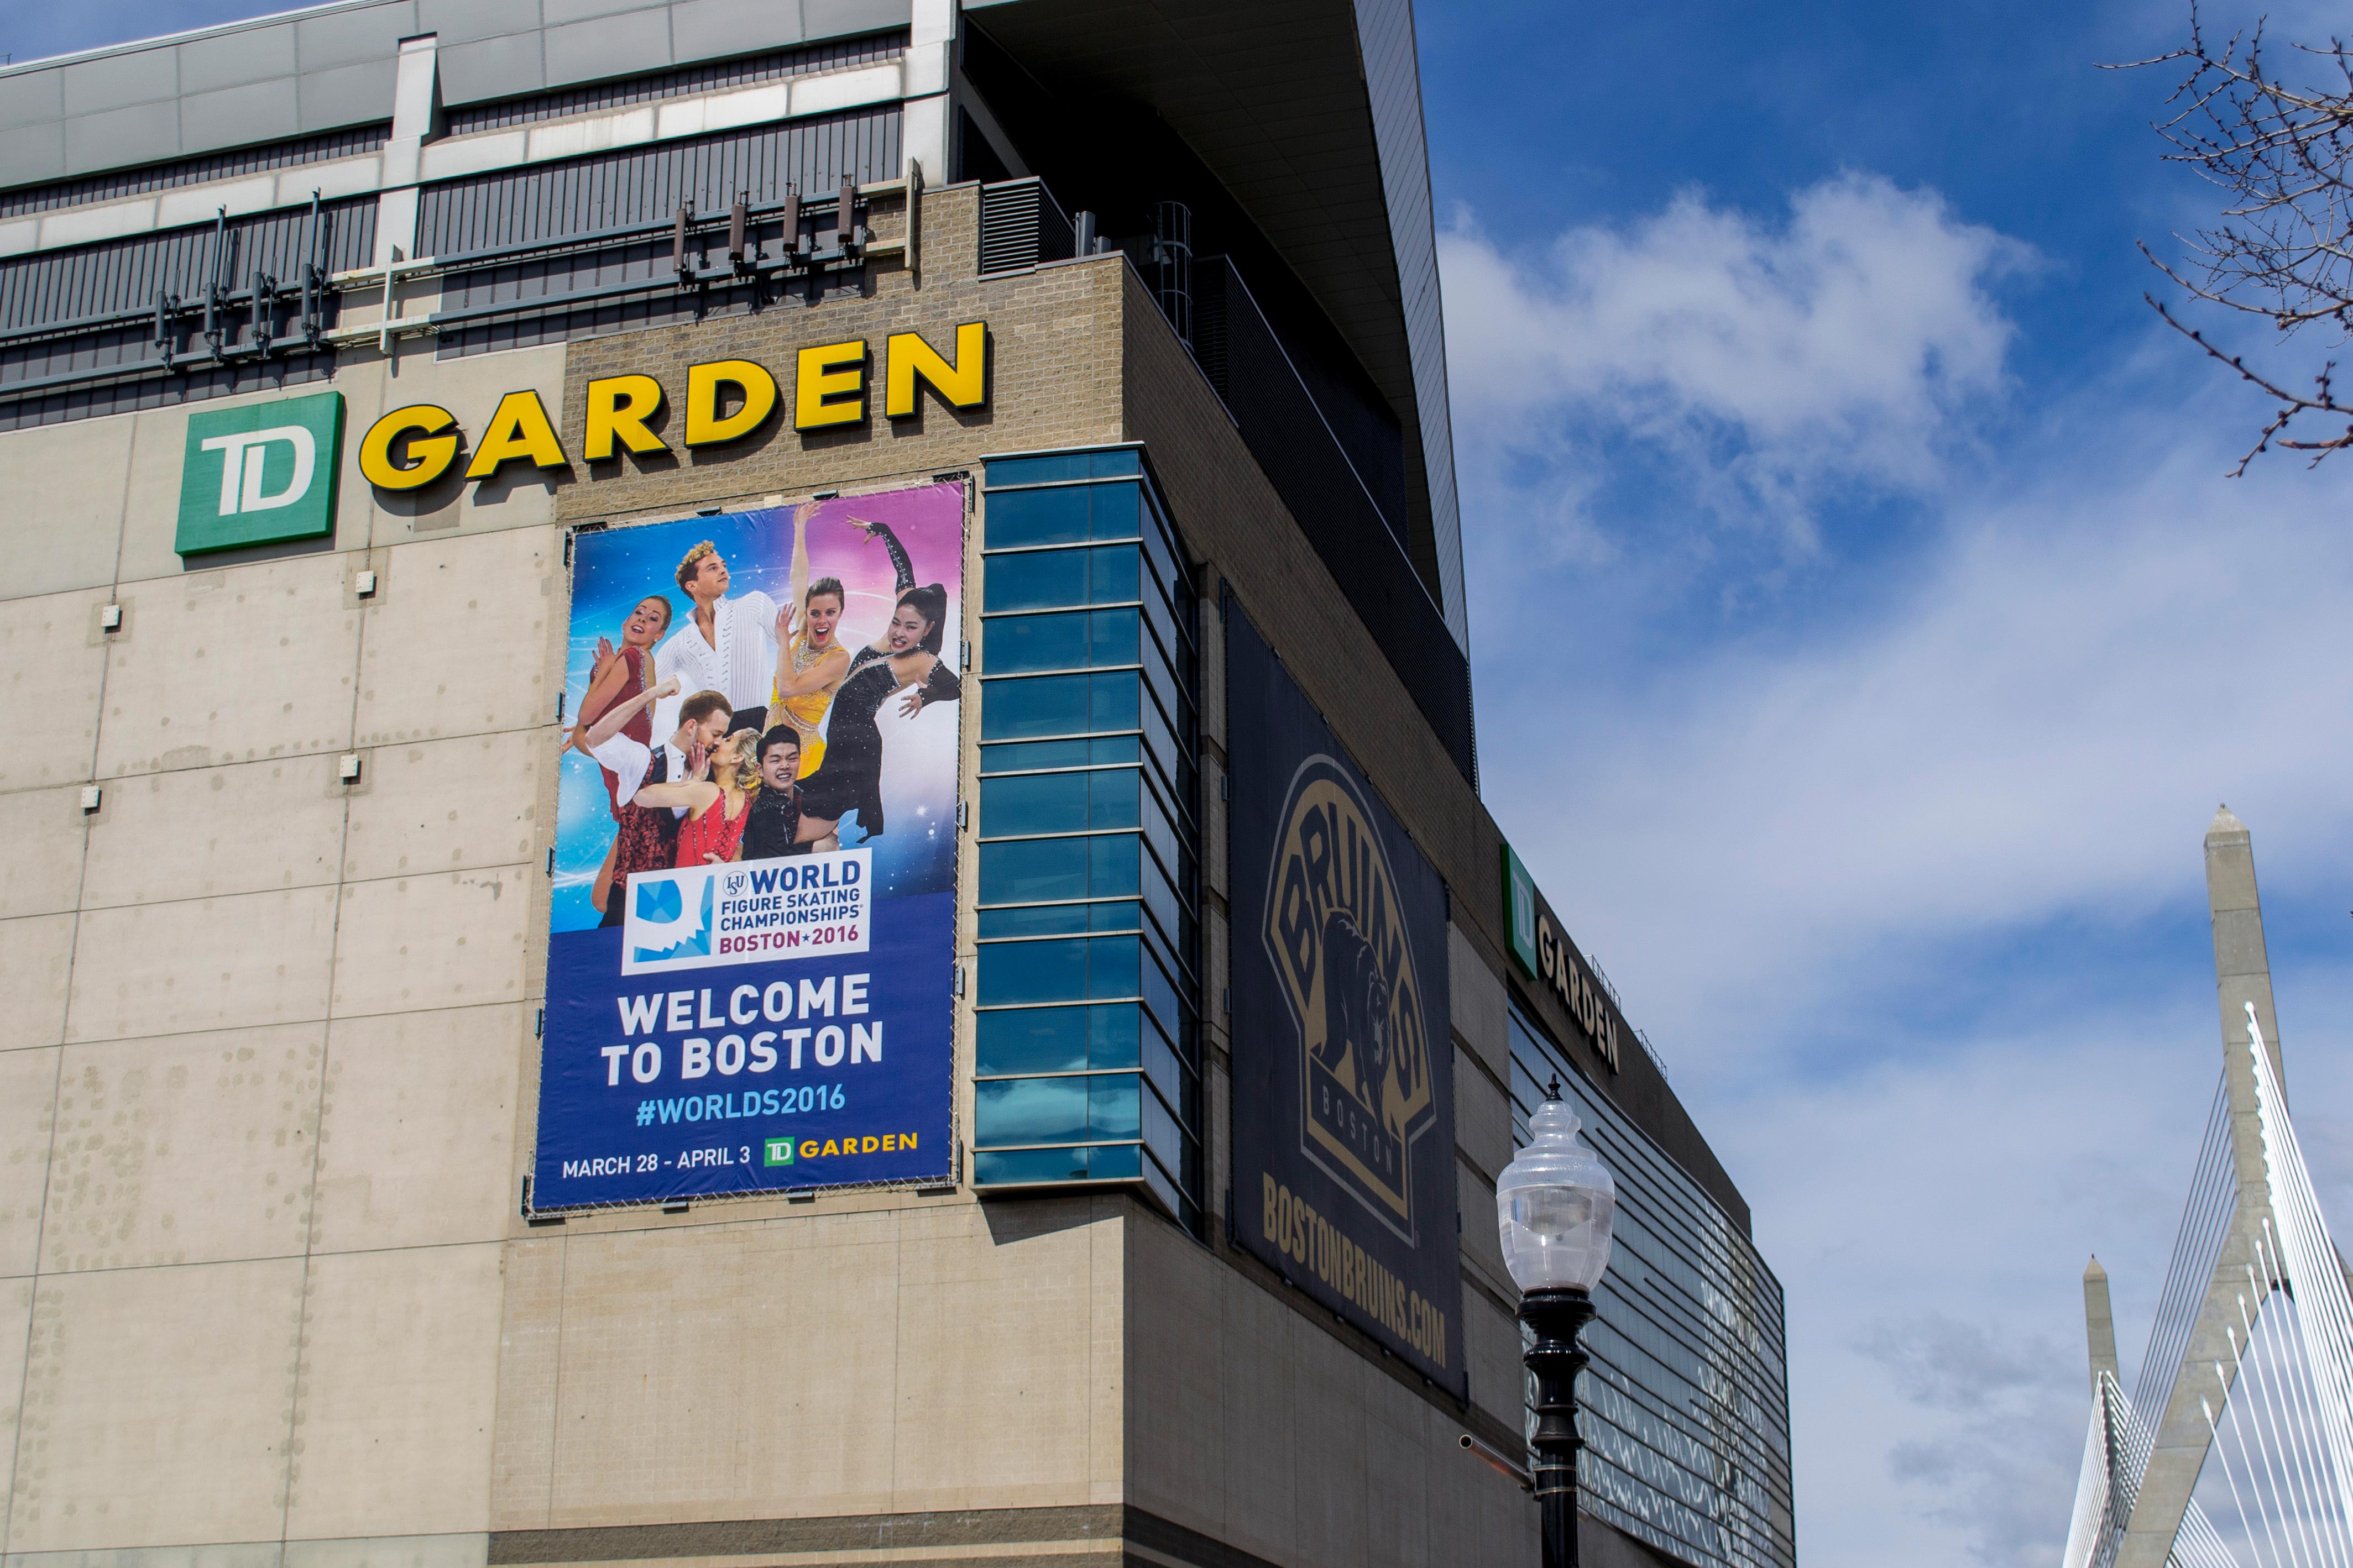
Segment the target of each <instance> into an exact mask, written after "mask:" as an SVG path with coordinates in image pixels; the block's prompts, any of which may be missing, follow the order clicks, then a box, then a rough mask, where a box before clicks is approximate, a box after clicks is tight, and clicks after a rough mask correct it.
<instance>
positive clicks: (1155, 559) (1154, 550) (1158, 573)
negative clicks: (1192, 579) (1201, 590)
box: [1144, 528, 1185, 597]
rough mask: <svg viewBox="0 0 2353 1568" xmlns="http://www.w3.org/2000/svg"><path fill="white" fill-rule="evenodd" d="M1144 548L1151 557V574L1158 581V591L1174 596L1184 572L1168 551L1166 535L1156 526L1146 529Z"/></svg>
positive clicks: (1182, 581)
mask: <svg viewBox="0 0 2353 1568" xmlns="http://www.w3.org/2000/svg"><path fill="white" fill-rule="evenodd" d="M1144 550H1145V554H1147V555H1149V556H1151V557H1152V575H1153V577H1154V579H1155V581H1157V582H1158V583H1159V584H1160V591H1161V592H1162V593H1164V594H1168V595H1171V597H1174V595H1175V591H1176V589H1177V588H1178V587H1179V585H1180V584H1183V583H1184V581H1185V574H1184V570H1183V568H1181V567H1179V566H1178V565H1177V564H1176V556H1174V555H1173V554H1171V553H1170V552H1169V550H1168V537H1167V535H1166V534H1164V533H1162V532H1161V531H1159V530H1158V529H1156V528H1153V529H1146V530H1145V533H1144Z"/></svg>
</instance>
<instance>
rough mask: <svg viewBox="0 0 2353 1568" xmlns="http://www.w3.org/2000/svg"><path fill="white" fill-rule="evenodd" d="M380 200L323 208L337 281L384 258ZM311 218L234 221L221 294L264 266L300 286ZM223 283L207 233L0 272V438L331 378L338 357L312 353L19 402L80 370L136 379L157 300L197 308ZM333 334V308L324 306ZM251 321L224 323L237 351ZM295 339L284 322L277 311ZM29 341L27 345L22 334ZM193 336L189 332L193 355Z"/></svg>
mask: <svg viewBox="0 0 2353 1568" xmlns="http://www.w3.org/2000/svg"><path fill="white" fill-rule="evenodd" d="M375 210H376V209H375V198H374V197H372V196H367V197H360V198H358V199H355V200H351V201H344V202H337V203H332V204H330V205H326V206H324V207H322V209H321V221H322V223H323V224H324V226H325V230H326V247H325V248H326V265H327V268H328V270H329V271H331V272H332V271H336V270H340V269H343V268H355V267H364V266H366V265H367V264H368V262H369V261H370V259H371V258H372V257H373V256H374V253H375ZM309 218H310V214H309V211H308V209H307V208H295V209H291V210H288V211H283V212H274V213H266V214H260V215H258V216H252V217H244V218H236V219H232V220H231V221H230V222H229V223H228V224H227V226H226V227H225V229H224V230H223V232H222V241H221V255H220V258H219V262H218V266H219V273H218V275H219V277H220V279H221V285H222V287H223V288H224V289H231V290H242V289H246V288H247V287H248V285H249V283H250V281H251V279H252V276H253V271H254V269H255V268H257V267H258V268H260V269H261V270H262V271H264V272H267V273H269V275H270V276H271V277H273V278H275V279H279V280H280V283H281V284H283V283H285V282H287V281H288V280H290V279H300V278H301V268H302V265H303V262H304V260H305V259H306V255H307V253H306V250H305V248H304V247H305V245H306V243H307V235H308V228H307V225H308V222H309ZM214 276H215V257H214V231H213V227H212V226H211V225H209V224H207V225H205V226H200V227H195V228H180V229H172V230H169V231H167V232H165V233H162V234H149V235H140V236H138V237H133V238H130V239H118V240H111V241H109V242H107V243H106V244H103V245H89V246H82V247H79V248H76V249H72V250H53V251H43V252H38V253H37V254H34V255H31V256H18V257H11V258H7V259H6V260H5V261H0V333H5V334H7V336H6V337H5V338H0V429H16V428H19V427H21V426H26V425H47V424H54V423H57V422H58V421H60V420H64V419H79V418H88V417H91V416H97V415H101V414H118V413H122V412H124V411H126V410H129V409H133V408H153V407H158V406H161V405H164V404H167V403H176V402H184V401H186V400H188V399H190V398H196V397H206V396H216V395H220V394H222V393H227V392H236V391H245V390H250V389H251V388H252V387H253V386H255V385H259V384H280V383H288V384H290V383H295V382H301V381H307V380H311V379H313V378H314V377H315V376H317V375H319V374H325V372H326V369H327V368H328V367H329V365H330V363H331V358H332V356H329V355H326V354H312V355H308V356H306V357H304V358H303V359H301V360H299V361H294V362H289V361H287V360H285V359H282V358H281V359H279V360H277V361H275V362H273V363H271V364H269V366H267V367H255V366H250V365H245V366H236V367H230V366H211V365H203V366H200V367H198V368H193V369H190V370H186V371H182V372H177V373H172V374H161V373H160V372H159V373H158V374H150V375H147V376H146V377H144V378H143V379H139V378H127V379H119V380H112V381H106V380H99V381H93V382H92V383H90V384H86V385H75V386H69V387H62V388H53V389H50V390H47V391H44V392H40V393H36V394H31V395H23V396H16V397H11V396H10V394H9V388H10V386H11V385H12V384H18V383H23V382H29V381H37V380H40V379H43V378H45V377H49V376H55V375H60V374H69V373H71V372H76V371H111V370H118V369H125V370H136V369H137V368H139V367H144V366H151V365H157V364H158V363H159V361H158V356H157V353H156V349H155V345H154V342H153V339H154V330H153V319H152V317H151V315H150V312H151V311H152V310H153V307H154V302H155V293H156V290H158V289H162V290H163V291H164V293H166V294H177V295H179V296H181V297H182V298H183V299H187V300H199V299H201V298H202V297H203V296H204V293H205V290H206V288H207V286H208V285H209V284H210V282H211V280H212V279H213V278H214ZM323 305H324V309H325V312H326V321H327V324H329V325H331V326H332V324H333V322H334V319H335V312H334V301H333V299H332V297H329V298H328V299H327V300H324V301H323ZM249 322H250V314H249V311H248V310H245V309H242V308H240V309H235V310H230V311H228V312H227V313H225V314H224V315H223V316H222V318H221V320H220V326H221V328H222V331H223V341H224V342H225V343H226V344H227V345H229V346H232V347H233V346H235V345H236V344H237V343H239V342H243V341H245V339H246V338H247V336H248V325H249ZM278 330H279V331H280V333H283V332H284V331H287V330H288V329H287V322H286V311H285V310H283V309H282V308H281V309H280V310H279V312H278ZM19 334H22V335H19ZM192 336H193V333H191V332H190V331H189V329H188V328H187V327H186V326H185V324H184V325H183V327H182V328H181V342H182V343H183V345H184V351H183V352H184V353H185V352H187V349H186V347H185V345H187V343H188V342H189V339H190V338H191V337H192Z"/></svg>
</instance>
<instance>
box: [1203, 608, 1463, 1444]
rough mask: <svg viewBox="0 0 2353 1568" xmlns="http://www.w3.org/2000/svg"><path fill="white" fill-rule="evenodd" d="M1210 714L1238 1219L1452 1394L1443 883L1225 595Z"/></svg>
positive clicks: (1457, 1327)
mask: <svg viewBox="0 0 2353 1568" xmlns="http://www.w3.org/2000/svg"><path fill="white" fill-rule="evenodd" d="M1226 729H1227V745H1228V750H1229V753H1230V755H1231V757H1232V779H1233V784H1232V790H1233V795H1232V804H1233V810H1232V827H1231V832H1232V841H1231V842H1232V888H1233V989H1234V1047H1233V1053H1234V1091H1233V1092H1234V1103H1233V1117H1234V1222H1235V1226H1236V1229H1237V1231H1238V1232H1239V1234H1240V1237H1241V1238H1242V1242H1243V1244H1244V1245H1245V1246H1247V1247H1249V1248H1250V1250H1251V1251H1253V1252H1255V1253H1257V1254H1258V1255H1259V1256H1260V1257H1261V1258H1264V1259H1265V1260H1266V1261H1267V1262H1269V1263H1271V1264H1272V1265H1273V1266H1274V1267H1275V1268H1279V1269H1281V1270H1282V1272H1283V1273H1284V1274H1285V1275H1286V1276H1288V1277H1289V1278H1290V1279H1292V1280H1293V1282H1294V1283H1296V1284H1298V1285H1299V1286H1300V1287H1301V1288H1302V1289H1305V1290H1306V1291H1307V1292H1308V1294H1310V1295H1311V1296H1313V1297H1314V1298H1315V1299H1316V1300H1320V1301H1322V1302H1323V1303H1324V1304H1325V1305H1326V1306H1328V1307H1330V1308H1331V1309H1332V1310H1334V1311H1335V1312H1338V1313H1339V1314H1340V1315H1341V1316H1342V1317H1344V1318H1345V1319H1346V1320H1348V1321H1351V1322H1353V1323H1355V1324H1356V1326H1357V1327H1359V1328H1361V1329H1363V1330H1364V1331H1366V1332H1367V1333H1369V1334H1371V1335H1372V1336H1373V1337H1374V1338H1376V1339H1377V1340H1379V1341H1381V1342H1383V1343H1384V1344H1386V1345H1388V1347H1389V1348H1390V1349H1391V1350H1392V1351H1394V1352H1396V1353H1397V1354H1398V1355H1399V1356H1402V1357H1404V1358H1405V1359H1406V1361H1407V1362H1408V1363H1410V1364H1412V1365H1414V1366H1416V1367H1418V1368H1419V1370H1420V1371H1421V1373H1423V1375H1425V1376H1427V1377H1429V1378H1430V1380H1431V1381H1432V1382H1434V1383H1436V1384H1439V1385H1440V1386H1441V1387H1444V1388H1446V1389H1448V1390H1450V1391H1451V1392H1452V1393H1453V1394H1455V1395H1456V1396H1457V1397H1458V1398H1460V1397H1464V1396H1465V1395H1466V1394H1467V1390H1468V1387H1469V1382H1468V1379H1467V1377H1466V1376H1465V1369H1464V1367H1463V1362H1462V1328H1461V1317H1462V1311H1461V1300H1462V1294H1461V1293H1462V1283H1461V1269H1460V1264H1459V1261H1458V1237H1457V1233H1456V1229H1455V1212H1454V1211H1455V1185H1454V1050H1453V1045H1452V1037H1451V1035H1450V1033H1449V1032H1448V1023H1447V1019H1448V1004H1447V994H1446V963H1447V955H1446V890H1445V886H1444V884H1443V883H1442V882H1441V881H1440V879H1439V876H1438V873H1437V872H1436V871H1435V870H1434V869H1432V868H1431V867H1430V862H1429V861H1428V860H1426V859H1424V858H1422V855H1421V852H1420V851H1419V849H1417V848H1415V847H1414V845H1413V841H1412V840H1411V839H1410V838H1409V837H1406V834H1405V830H1404V829H1403V828H1401V827H1400V826H1398V823H1397V821H1396V820H1395V819H1394V818H1393V817H1392V816H1390V815H1389V813H1388V809H1387V808H1386V807H1385V806H1383V805H1381V803H1380V802H1379V801H1378V800H1377V799H1376V798H1375V797H1374V795H1373V793H1372V791H1371V790H1370V789H1369V788H1367V787H1366V783H1365V777H1364V774H1363V773H1362V772H1360V771H1359V770H1358V768H1357V767H1356V763H1355V762H1354V761H1353V760H1352V759H1351V758H1350V757H1349V756H1348V755H1347V753H1346V752H1344V751H1342V749H1341V748H1340V745H1339V742H1337V741H1336V740H1335V739H1334V737H1333V734H1332V731H1331V729H1330V728H1329V727H1328V726H1327V725H1325V723H1324V720H1323V718H1322V716H1321V715H1319V714H1318V713H1317V712H1316V711H1315V710H1314V706H1313V705H1311V704H1310V703H1309V702H1308V700H1307V699H1306V696H1305V695H1304V694H1303V692H1301V690H1300V689H1299V688H1298V687H1297V686H1296V685H1295V684H1293V681H1292V679H1291V677H1290V676H1289V674H1288V673H1286V672H1285V671H1284V669H1283V668H1282V664H1281V663H1280V662H1279V661H1278V660H1277V659H1276V658H1275V657H1274V655H1273V653H1272V652H1271V650H1270V649H1269V648H1268V647H1267V646H1266V644H1265V642H1264V641H1263V640H1261V637H1259V635H1258V632H1257V630H1256V628H1254V627H1253V626H1251V625H1250V621H1249V620H1248V618H1247V617H1246V616H1243V615H1242V613H1241V611H1240V607H1239V606H1229V612H1228V615H1227V617H1226Z"/></svg>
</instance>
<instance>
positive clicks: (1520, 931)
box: [1504, 844, 1538, 980]
mask: <svg viewBox="0 0 2353 1568" xmlns="http://www.w3.org/2000/svg"><path fill="white" fill-rule="evenodd" d="M1504 926H1505V928H1506V929H1507V930H1508V931H1510V932H1511V936H1512V958H1513V960H1514V962H1515V963H1518V964H1519V966H1520V969H1521V971H1522V973H1525V974H1526V975H1527V976H1528V978H1529V979H1531V980H1533V979H1535V976H1536V973H1537V968H1538V961H1537V956H1536V884H1535V879H1534V878H1533V877H1530V876H1529V875H1528V868H1526V867H1525V866H1523V865H1521V864H1520V858H1519V857H1518V856H1516V855H1514V854H1513V853H1512V847H1511V846H1510V845H1508V844H1506V845H1504Z"/></svg>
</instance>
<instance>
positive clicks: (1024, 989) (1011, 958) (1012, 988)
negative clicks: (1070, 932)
mask: <svg viewBox="0 0 2353 1568" xmlns="http://www.w3.org/2000/svg"><path fill="white" fill-rule="evenodd" d="M1088 945H1089V944H1088V943H1086V942H983V943H982V944H981V947H980V952H979V954H978V958H979V968H980V985H979V1002H980V1005H982V1006H984V1007H989V1006H998V1005H1004V1004H1007V1003H1014V1002H1082V1001H1084V1000H1086V997H1087V973H1088V963H1087V947H1088Z"/></svg>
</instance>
